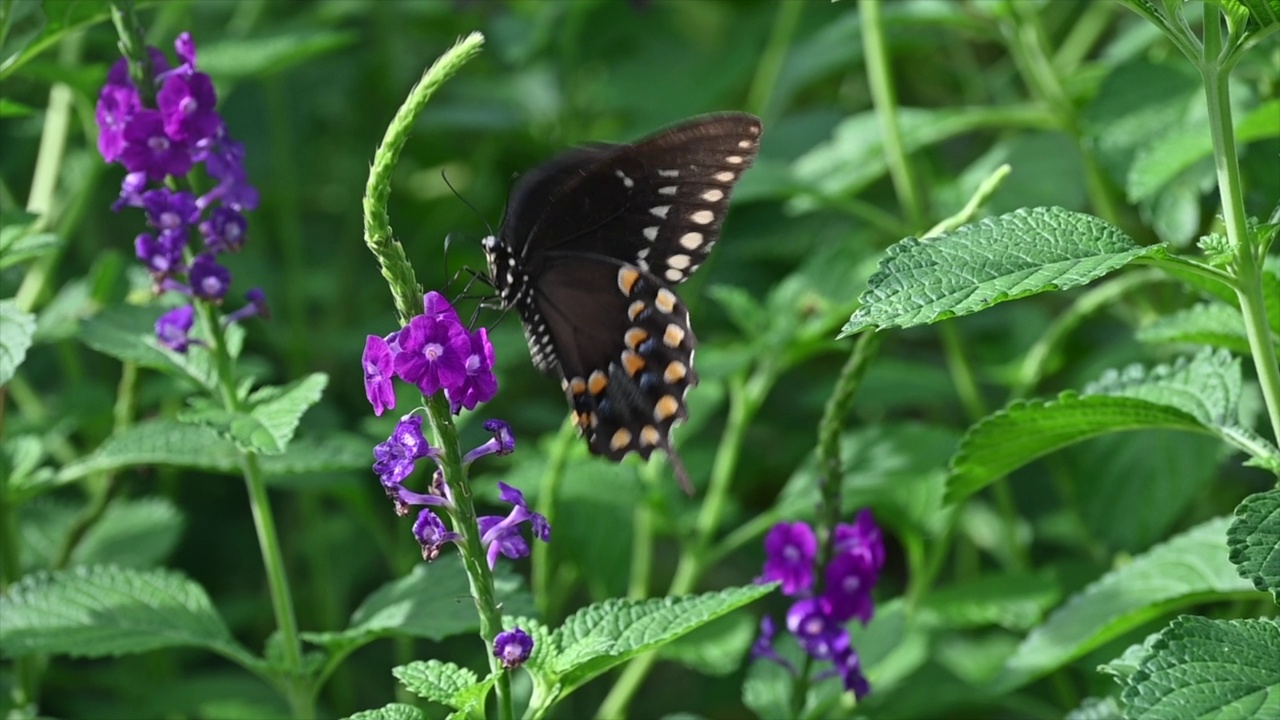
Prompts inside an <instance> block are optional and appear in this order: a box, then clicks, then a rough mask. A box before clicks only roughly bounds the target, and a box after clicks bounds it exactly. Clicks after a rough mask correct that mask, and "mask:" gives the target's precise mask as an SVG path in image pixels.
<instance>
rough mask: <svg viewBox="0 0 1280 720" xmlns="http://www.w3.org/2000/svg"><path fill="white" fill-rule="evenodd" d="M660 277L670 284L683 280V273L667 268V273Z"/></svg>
mask: <svg viewBox="0 0 1280 720" xmlns="http://www.w3.org/2000/svg"><path fill="white" fill-rule="evenodd" d="M662 276H663V277H665V278H666V279H667V280H669V281H670V282H680V281H681V280H683V279H684V273H682V272H680V271H679V270H677V269H675V268H667V271H666V272H665V273H663V274H662Z"/></svg>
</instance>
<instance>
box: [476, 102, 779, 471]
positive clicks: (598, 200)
mask: <svg viewBox="0 0 1280 720" xmlns="http://www.w3.org/2000/svg"><path fill="white" fill-rule="evenodd" d="M760 134H761V125H760V121H759V119H757V118H755V117H753V116H751V115H747V114H745V113H721V114H713V115H703V116H700V117H696V118H692V119H690V120H687V121H685V122H683V123H680V124H678V125H675V126H673V127H671V128H668V129H666V130H664V131H661V132H658V133H657V134H654V135H652V136H650V137H648V138H645V139H643V140H640V141H639V142H636V143H635V144H631V145H592V146H588V147H583V148H578V149H575V150H571V151H569V152H566V153H563V154H561V155H560V156H558V157H556V158H554V159H553V160H551V161H549V162H547V163H545V164H543V165H542V166H540V167H538V168H536V169H534V170H533V171H531V172H529V173H526V174H525V175H524V176H523V177H522V178H521V179H520V180H519V182H517V183H516V185H515V186H514V189H513V191H512V195H511V199H510V202H509V204H508V208H507V212H506V215H505V217H504V218H503V223H502V228H501V229H500V231H499V233H498V236H497V237H489V238H485V240H484V249H485V252H486V254H487V256H488V260H489V268H490V274H491V276H492V280H493V283H494V287H495V288H496V289H497V291H498V293H499V295H500V296H501V298H502V300H503V303H504V304H505V305H506V306H507V307H511V308H514V309H515V310H517V311H518V312H519V314H520V318H521V321H522V324H523V325H524V330H525V336H526V338H527V339H528V342H529V350H530V354H531V356H532V358H533V362H534V365H535V366H537V367H538V368H539V369H540V370H543V371H544V372H557V371H558V373H559V374H560V375H561V377H562V384H563V386H564V389H565V393H566V397H567V399H568V400H569V404H570V406H571V407H572V409H573V412H574V417H575V420H576V422H577V424H578V428H579V430H581V432H582V434H583V436H584V437H585V438H586V440H587V444H588V447H589V448H590V449H591V451H592V452H593V453H596V454H599V455H604V456H605V457H608V458H610V459H612V460H615V461H616V460H620V459H621V458H622V457H623V456H625V455H626V454H627V453H629V452H636V453H639V454H640V455H641V456H642V457H645V458H648V457H649V456H650V455H651V454H652V453H653V449H654V448H661V449H663V450H664V451H665V452H666V454H667V455H668V457H669V458H670V460H671V463H672V465H673V466H675V470H676V475H677V477H678V478H679V479H680V480H681V483H682V484H683V485H684V486H685V487H686V489H689V484H688V478H687V474H686V473H685V472H684V470H683V466H682V464H681V463H680V460H679V457H678V455H677V454H676V453H675V451H674V449H673V448H672V446H671V440H670V432H671V428H672V426H673V425H674V424H675V423H676V422H678V421H680V420H683V419H684V418H685V416H686V414H687V410H686V406H685V395H686V393H687V392H688V390H689V388H691V387H693V386H694V385H695V384H696V383H697V375H696V374H695V372H694V368H693V356H694V349H695V346H696V339H695V337H694V334H693V330H692V328H691V327H690V325H689V315H688V312H687V310H686V309H685V306H684V303H682V302H681V301H680V298H679V297H678V296H677V295H676V294H675V292H674V291H673V290H672V288H673V287H674V286H675V285H678V284H679V283H681V282H683V281H684V280H686V279H688V277H689V276H690V275H692V274H693V272H694V271H695V270H697V269H698V267H699V266H700V265H701V264H702V263H703V261H705V260H706V258H707V256H708V254H709V253H710V251H711V248H712V247H714V246H715V243H716V241H717V240H718V239H719V237H720V228H721V225H722V223H723V222H724V217H725V213H726V211H727V209H728V204H729V197H730V195H731V194H732V192H733V188H734V187H735V185H736V184H737V182H738V180H739V179H740V178H741V177H742V173H743V172H745V171H746V170H747V169H748V168H749V167H751V165H752V163H753V162H754V161H755V158H756V154H757V152H758V150H759V142H760Z"/></svg>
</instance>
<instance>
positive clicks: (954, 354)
mask: <svg viewBox="0 0 1280 720" xmlns="http://www.w3.org/2000/svg"><path fill="white" fill-rule="evenodd" d="M938 337H939V338H940V339H941V340H942V352H943V355H944V356H945V357H946V360H947V371H948V372H950V373H951V383H952V384H953V385H955V387H956V393H957V394H958V395H959V396H960V403H961V404H962V405H964V409H965V412H966V413H967V414H968V415H969V420H970V421H972V422H977V421H978V420H980V419H982V418H983V417H985V416H986V414H987V407H986V402H984V401H983V399H982V391H981V390H980V389H979V388H978V381H977V379H976V378H975V377H974V374H973V367H972V366H971V365H970V364H969V357H968V356H967V355H965V353H964V341H962V340H961V339H960V334H959V333H957V332H956V328H955V321H954V320H947V321H945V322H941V323H938Z"/></svg>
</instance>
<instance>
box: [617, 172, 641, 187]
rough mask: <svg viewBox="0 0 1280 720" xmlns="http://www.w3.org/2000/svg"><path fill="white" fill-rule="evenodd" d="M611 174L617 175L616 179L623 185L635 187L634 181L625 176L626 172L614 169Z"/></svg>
mask: <svg viewBox="0 0 1280 720" xmlns="http://www.w3.org/2000/svg"><path fill="white" fill-rule="evenodd" d="M613 174H614V175H617V176H618V179H619V180H621V181H622V184H623V185H625V186H626V187H635V184H636V181H635V180H632V179H631V178H629V177H627V174H626V173H624V172H622V171H621V170H614V171H613Z"/></svg>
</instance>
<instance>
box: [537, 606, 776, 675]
mask: <svg viewBox="0 0 1280 720" xmlns="http://www.w3.org/2000/svg"><path fill="white" fill-rule="evenodd" d="M775 587H776V585H774V584H770V585H748V586H746V587H738V588H729V589H727V590H721V591H719V592H711V593H704V594H702V595H688V596H684V597H675V598H672V597H667V598H653V599H649V600H622V599H617V598H614V599H610V600H606V601H604V602H602V603H596V604H594V605H589V606H587V607H585V608H583V609H581V610H579V611H578V612H576V613H574V614H573V615H571V616H569V617H568V618H567V619H566V620H565V621H564V624H563V625H561V626H560V627H559V628H557V629H556V630H555V631H554V632H552V633H551V636H550V637H549V638H547V642H546V643H545V646H544V648H543V651H542V652H541V653H537V654H535V655H534V656H533V657H531V658H530V659H529V662H528V663H526V665H525V667H526V668H528V669H529V671H530V672H534V673H537V674H539V675H542V676H544V682H546V684H547V685H556V684H559V685H560V696H561V697H563V696H564V695H567V694H569V693H570V692H572V691H573V690H574V689H576V688H578V687H579V686H581V685H582V684H583V683H586V682H587V681H589V680H591V679H592V678H594V677H596V676H597V675H600V674H601V673H603V672H605V671H607V670H609V669H610V668H612V667H614V666H616V665H619V664H621V663H623V662H626V661H627V660H629V659H631V658H633V657H635V656H637V655H639V654H641V653H644V652H647V651H649V650H654V649H657V648H658V647H661V646H662V645H665V644H667V643H669V642H671V641H672V640H675V639H676V638H678V637H680V636H682V635H684V634H685V633H688V632H690V631H692V630H693V629H695V628H697V627H700V626H702V625H705V624H707V623H709V622H711V621H712V620H714V619H716V618H718V617H721V616H723V615H726V614H728V613H729V612H732V611H733V610H736V609H738V608H740V607H742V606H744V605H747V604H749V603H751V602H754V601H755V600H758V599H760V598H761V597H764V596H765V595H767V594H769V593H770V592H772V591H773V590H774V588H775Z"/></svg>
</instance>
